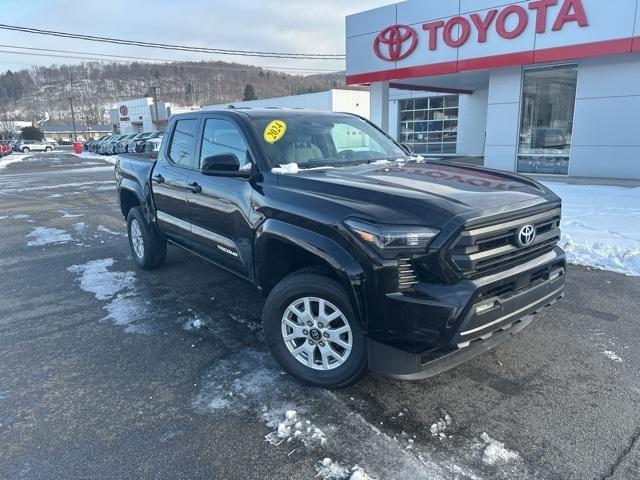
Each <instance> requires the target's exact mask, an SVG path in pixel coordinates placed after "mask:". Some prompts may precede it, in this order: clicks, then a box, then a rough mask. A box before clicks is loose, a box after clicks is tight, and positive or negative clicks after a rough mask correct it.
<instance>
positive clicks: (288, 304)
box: [262, 272, 367, 388]
mask: <svg viewBox="0 0 640 480" xmlns="http://www.w3.org/2000/svg"><path fill="white" fill-rule="evenodd" d="M305 299H308V303H306V302H305ZM322 301H324V305H325V307H324V313H325V322H321V320H322V318H321V315H320V309H321V308H322V307H321V306H320V305H321V303H320V302H322ZM296 309H297V311H298V313H301V314H302V315H300V316H298V315H297V314H296V313H294V310H296ZM309 311H311V317H309V316H307V315H305V314H307V312H309ZM335 315H338V316H337V317H336V318H334V319H333V320H328V322H327V316H328V317H329V318H331V316H335ZM305 317H306V320H305V319H304V318H305ZM306 322H311V324H309V323H306ZM262 323H263V328H264V336H265V340H266V342H267V345H268V347H269V350H270V351H271V353H272V355H273V356H274V357H275V359H276V360H277V361H278V363H279V364H280V366H281V367H282V368H283V369H284V370H286V371H287V372H288V373H289V374H290V375H292V376H293V377H295V378H297V379H298V380H300V381H301V382H303V383H305V384H308V385H313V386H316V387H323V388H344V387H348V386H350V385H353V384H355V383H357V382H358V380H360V379H361V378H362V377H363V376H364V375H366V373H367V345H366V339H365V336H364V334H363V332H362V328H361V327H360V324H359V322H358V320H357V318H356V316H355V314H354V312H353V307H352V305H351V301H350V300H349V297H348V296H347V294H346V293H345V291H344V289H343V288H342V286H341V285H340V284H339V283H338V282H336V281H335V280H333V279H331V278H329V277H326V276H324V275H319V274H317V273H306V272H296V273H294V274H292V275H289V276H288V277H286V278H285V279H284V280H282V281H281V282H280V283H279V284H278V285H276V286H275V288H274V289H273V290H272V291H271V293H270V294H269V296H268V298H267V301H266V303H265V306H264V311H263V315H262ZM309 325H311V327H309ZM345 327H348V330H347V331H345ZM338 332H341V333H338ZM285 335H289V340H288V341H287V340H285ZM292 337H295V338H292ZM335 340H339V341H341V342H342V344H338V343H336V342H335ZM311 342H313V343H311ZM342 345H348V346H350V350H349V351H348V353H347V349H346V348H343V346H342ZM331 350H333V351H331ZM295 352H299V353H297V355H296V353H295ZM309 352H311V354H312V359H311V360H310V357H309ZM323 353H324V354H327V353H328V354H327V355H323ZM335 354H337V355H335ZM340 357H342V358H340Z"/></svg>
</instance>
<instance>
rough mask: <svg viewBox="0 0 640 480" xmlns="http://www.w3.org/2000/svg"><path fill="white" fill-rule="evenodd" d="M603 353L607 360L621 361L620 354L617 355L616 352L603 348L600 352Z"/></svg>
mask: <svg viewBox="0 0 640 480" xmlns="http://www.w3.org/2000/svg"><path fill="white" fill-rule="evenodd" d="M602 353H603V354H604V356H605V357H607V358H608V359H609V360H612V361H614V362H618V363H622V357H620V355H618V354H617V353H616V352H612V351H611V350H605V351H604V352H602Z"/></svg>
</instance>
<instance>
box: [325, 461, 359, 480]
mask: <svg viewBox="0 0 640 480" xmlns="http://www.w3.org/2000/svg"><path fill="white" fill-rule="evenodd" d="M316 471H317V472H318V473H317V475H316V478H322V479H323V480H347V479H348V480H372V478H371V477H370V476H369V475H367V474H366V473H365V471H364V470H362V469H361V468H360V467H359V466H358V465H355V466H354V467H353V468H347V467H345V466H343V465H340V464H339V463H338V462H334V461H333V460H331V459H330V458H324V459H322V460H321V461H319V462H318V463H317V464H316Z"/></svg>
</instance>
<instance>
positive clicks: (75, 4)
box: [0, 0, 394, 71]
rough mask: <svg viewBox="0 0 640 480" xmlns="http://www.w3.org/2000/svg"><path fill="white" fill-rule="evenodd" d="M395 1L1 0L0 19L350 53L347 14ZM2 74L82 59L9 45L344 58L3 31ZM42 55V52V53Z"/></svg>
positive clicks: (177, 40)
mask: <svg viewBox="0 0 640 480" xmlns="http://www.w3.org/2000/svg"><path fill="white" fill-rule="evenodd" d="M390 3H394V2H393V0H280V1H276V2H266V1H264V0H208V1H207V0H178V1H164V0H162V1H159V0H155V1H149V0H99V1H98V0H83V1H78V0H75V1H74V0H57V1H56V0H0V6H1V7H2V8H1V11H2V12H3V14H2V19H1V20H0V23H5V24H10V25H18V26H25V27H32V28H39V29H45V30H56V31H63V32H70V33H80V34H87V35H96V36H105V37H117V38H123V39H127V40H141V41H152V42H161V43H171V44H182V45H190V46H192V45H193V46H202V47H213V48H233V49H247V50H260V51H280V52H283V51H284V52H294V53H344V18H345V16H346V15H349V14H352V13H357V12H359V11H363V10H368V9H370V8H375V7H379V6H381V5H388V4H390ZM0 45H1V46H0V50H2V52H0V71H5V70H8V69H12V70H19V69H23V68H28V67H29V66H30V65H50V64H52V63H58V64H61V63H76V62H79V61H81V60H72V59H64V58H51V57H38V56H32V55H25V54H24V51H23V52H20V53H19V54H11V53H6V51H8V50H11V51H17V50H16V49H12V48H8V47H7V46H9V45H11V46H23V47H25V46H26V47H36V48H47V49H59V50H74V51H81V52H90V53H102V54H111V55H113V54H117V55H131V56H137V57H149V58H159V59H171V60H204V59H208V60H227V61H237V62H239V63H250V64H253V65H262V66H279V67H295V68H305V69H324V70H342V69H344V63H343V62H340V61H338V62H336V61H324V60H318V61H301V60H278V59H259V58H249V57H244V58H243V57H230V56H215V55H203V54H193V53H184V52H176V51H167V50H157V49H149V48H140V47H131V46H121V45H110V44H102V43H95V42H86V41H81V40H71V39H63V38H53V37H46V36H41V35H33V34H27V33H20V32H13V31H7V30H0ZM43 53H44V52H43Z"/></svg>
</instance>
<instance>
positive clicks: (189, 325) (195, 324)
mask: <svg viewBox="0 0 640 480" xmlns="http://www.w3.org/2000/svg"><path fill="white" fill-rule="evenodd" d="M206 326H207V324H206V322H205V321H204V320H202V319H201V318H200V317H198V316H197V315H196V318H192V319H191V320H187V322H186V323H185V324H184V325H183V326H182V328H183V329H184V330H186V331H187V332H195V331H198V330H201V329H203V328H205V327H206Z"/></svg>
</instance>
